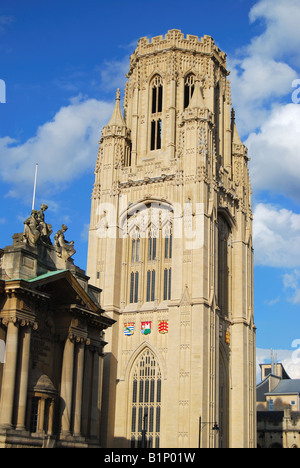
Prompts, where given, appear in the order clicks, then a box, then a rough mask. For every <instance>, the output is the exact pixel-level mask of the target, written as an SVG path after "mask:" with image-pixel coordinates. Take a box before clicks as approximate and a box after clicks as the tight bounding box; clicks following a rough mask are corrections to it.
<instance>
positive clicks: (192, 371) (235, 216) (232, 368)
mask: <svg viewBox="0 0 300 468" xmlns="http://www.w3.org/2000/svg"><path fill="white" fill-rule="evenodd" d="M228 75H229V72H228V71H227V68H226V54H225V53H224V52H222V51H221V50H220V49H219V48H218V47H217V46H216V45H215V43H214V41H213V39H212V38H211V37H209V36H204V37H203V38H202V39H201V40H200V39H199V38H198V37H196V36H192V35H187V36H186V37H185V36H184V35H183V34H182V33H181V32H180V31H178V30H171V31H169V32H168V33H167V34H166V36H165V37H163V36H158V37H154V38H153V39H152V40H149V39H148V38H142V39H140V40H139V42H138V46H137V49H136V50H135V52H134V53H133V55H132V56H131V58H130V66H129V72H128V75H127V76H128V81H127V84H126V90H125V99H124V115H123V114H122V112H121V107H120V93H119V91H118V93H117V97H116V105H115V110H114V112H113V115H112V118H111V120H110V122H109V123H108V125H106V126H105V127H104V128H103V131H102V136H101V141H100V148H99V153H98V158H97V163H96V170H95V185H94V190H93V195H92V207H91V225H90V236H89V251H88V267H87V274H88V275H89V276H90V277H91V280H92V282H93V284H95V285H97V286H98V287H101V288H102V289H103V295H102V304H101V305H102V307H103V308H104V309H105V311H106V313H107V314H108V315H109V316H110V317H111V318H112V319H114V320H115V321H116V324H115V325H114V326H113V327H112V328H111V329H109V330H108V331H107V333H106V340H107V341H108V343H109V344H108V347H107V348H106V351H107V354H106V357H105V363H104V375H105V376H106V377H105V379H104V388H103V414H102V422H103V425H102V436H103V443H102V445H103V446H106V447H138V446H144V445H145V439H146V440H147V445H148V446H150V447H164V448H174V447H179V448H188V447H198V446H201V447H211V448H212V447H243V448H247V447H250V448H251V447H256V411H255V326H254V315H253V252H252V212H251V200H250V199H251V188H250V183H249V175H248V167H247V166H248V157H247V149H246V148H245V146H244V145H243V144H242V142H241V140H240V138H239V135H238V132H237V128H236V125H235V115H234V111H233V109H232V108H231V99H230V84H229V80H228Z"/></svg>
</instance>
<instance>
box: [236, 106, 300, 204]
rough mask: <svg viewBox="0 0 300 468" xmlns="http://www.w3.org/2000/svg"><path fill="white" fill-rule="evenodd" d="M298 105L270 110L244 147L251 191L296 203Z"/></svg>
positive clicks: (299, 134) (298, 195) (298, 196)
mask: <svg viewBox="0 0 300 468" xmlns="http://www.w3.org/2000/svg"><path fill="white" fill-rule="evenodd" d="M299 142H300V105H298V104H287V105H284V106H281V107H279V108H277V109H276V110H274V111H273V112H272V114H271V116H270V118H269V119H268V120H267V121H266V122H265V123H264V124H263V125H262V127H261V130H260V131H259V132H258V133H251V134H250V135H249V137H248V139H247V140H246V142H245V144H246V145H247V146H248V149H249V156H250V158H251V162H250V171H251V182H252V186H253V188H254V189H255V190H269V191H271V192H272V191H273V192H275V193H281V194H283V195H285V196H287V197H290V198H292V199H294V200H296V201H297V202H299V201H300V185H299V180H300V152H299Z"/></svg>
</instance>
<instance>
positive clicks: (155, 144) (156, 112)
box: [150, 75, 163, 151]
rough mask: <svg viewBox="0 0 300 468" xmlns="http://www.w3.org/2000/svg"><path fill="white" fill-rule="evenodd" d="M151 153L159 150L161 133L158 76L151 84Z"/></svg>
mask: <svg viewBox="0 0 300 468" xmlns="http://www.w3.org/2000/svg"><path fill="white" fill-rule="evenodd" d="M151 93H152V97H151V114H152V117H151V135H150V136H151V143H150V149H151V151H154V150H157V149H161V132H162V121H161V113H162V104H163V85H162V78H161V76H160V75H156V76H155V77H154V78H153V80H152V82H151Z"/></svg>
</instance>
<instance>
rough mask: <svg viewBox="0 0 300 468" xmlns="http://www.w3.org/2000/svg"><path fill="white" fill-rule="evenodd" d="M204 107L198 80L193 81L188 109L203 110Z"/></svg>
mask: <svg viewBox="0 0 300 468" xmlns="http://www.w3.org/2000/svg"><path fill="white" fill-rule="evenodd" d="M205 108H206V105H205V102H204V98H203V94H202V90H201V83H200V80H197V79H196V80H195V91H194V93H193V96H192V99H191V101H190V104H189V109H205Z"/></svg>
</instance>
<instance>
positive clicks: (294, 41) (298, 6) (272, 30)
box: [249, 0, 300, 63]
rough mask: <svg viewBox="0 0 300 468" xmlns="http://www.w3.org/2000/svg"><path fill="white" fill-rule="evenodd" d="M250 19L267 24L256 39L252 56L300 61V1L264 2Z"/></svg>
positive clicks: (250, 14) (251, 47)
mask: <svg viewBox="0 0 300 468" xmlns="http://www.w3.org/2000/svg"><path fill="white" fill-rule="evenodd" d="M249 18H250V21H251V23H254V22H255V21H259V20H261V21H263V22H264V23H265V24H266V29H265V31H264V32H263V33H262V34H261V35H260V36H257V37H255V38H254V39H253V40H252V42H251V45H250V46H249V52H250V53H252V54H253V53H255V54H259V55H261V56H268V57H276V58H279V59H280V58H282V57H285V59H286V58H287V56H289V58H292V59H295V60H296V61H298V60H299V48H300V29H299V24H300V3H299V0H284V1H282V0H260V1H259V2H257V3H256V4H255V5H254V6H253V7H252V8H251V10H250V13H249ZM298 63H299V61H298Z"/></svg>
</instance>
